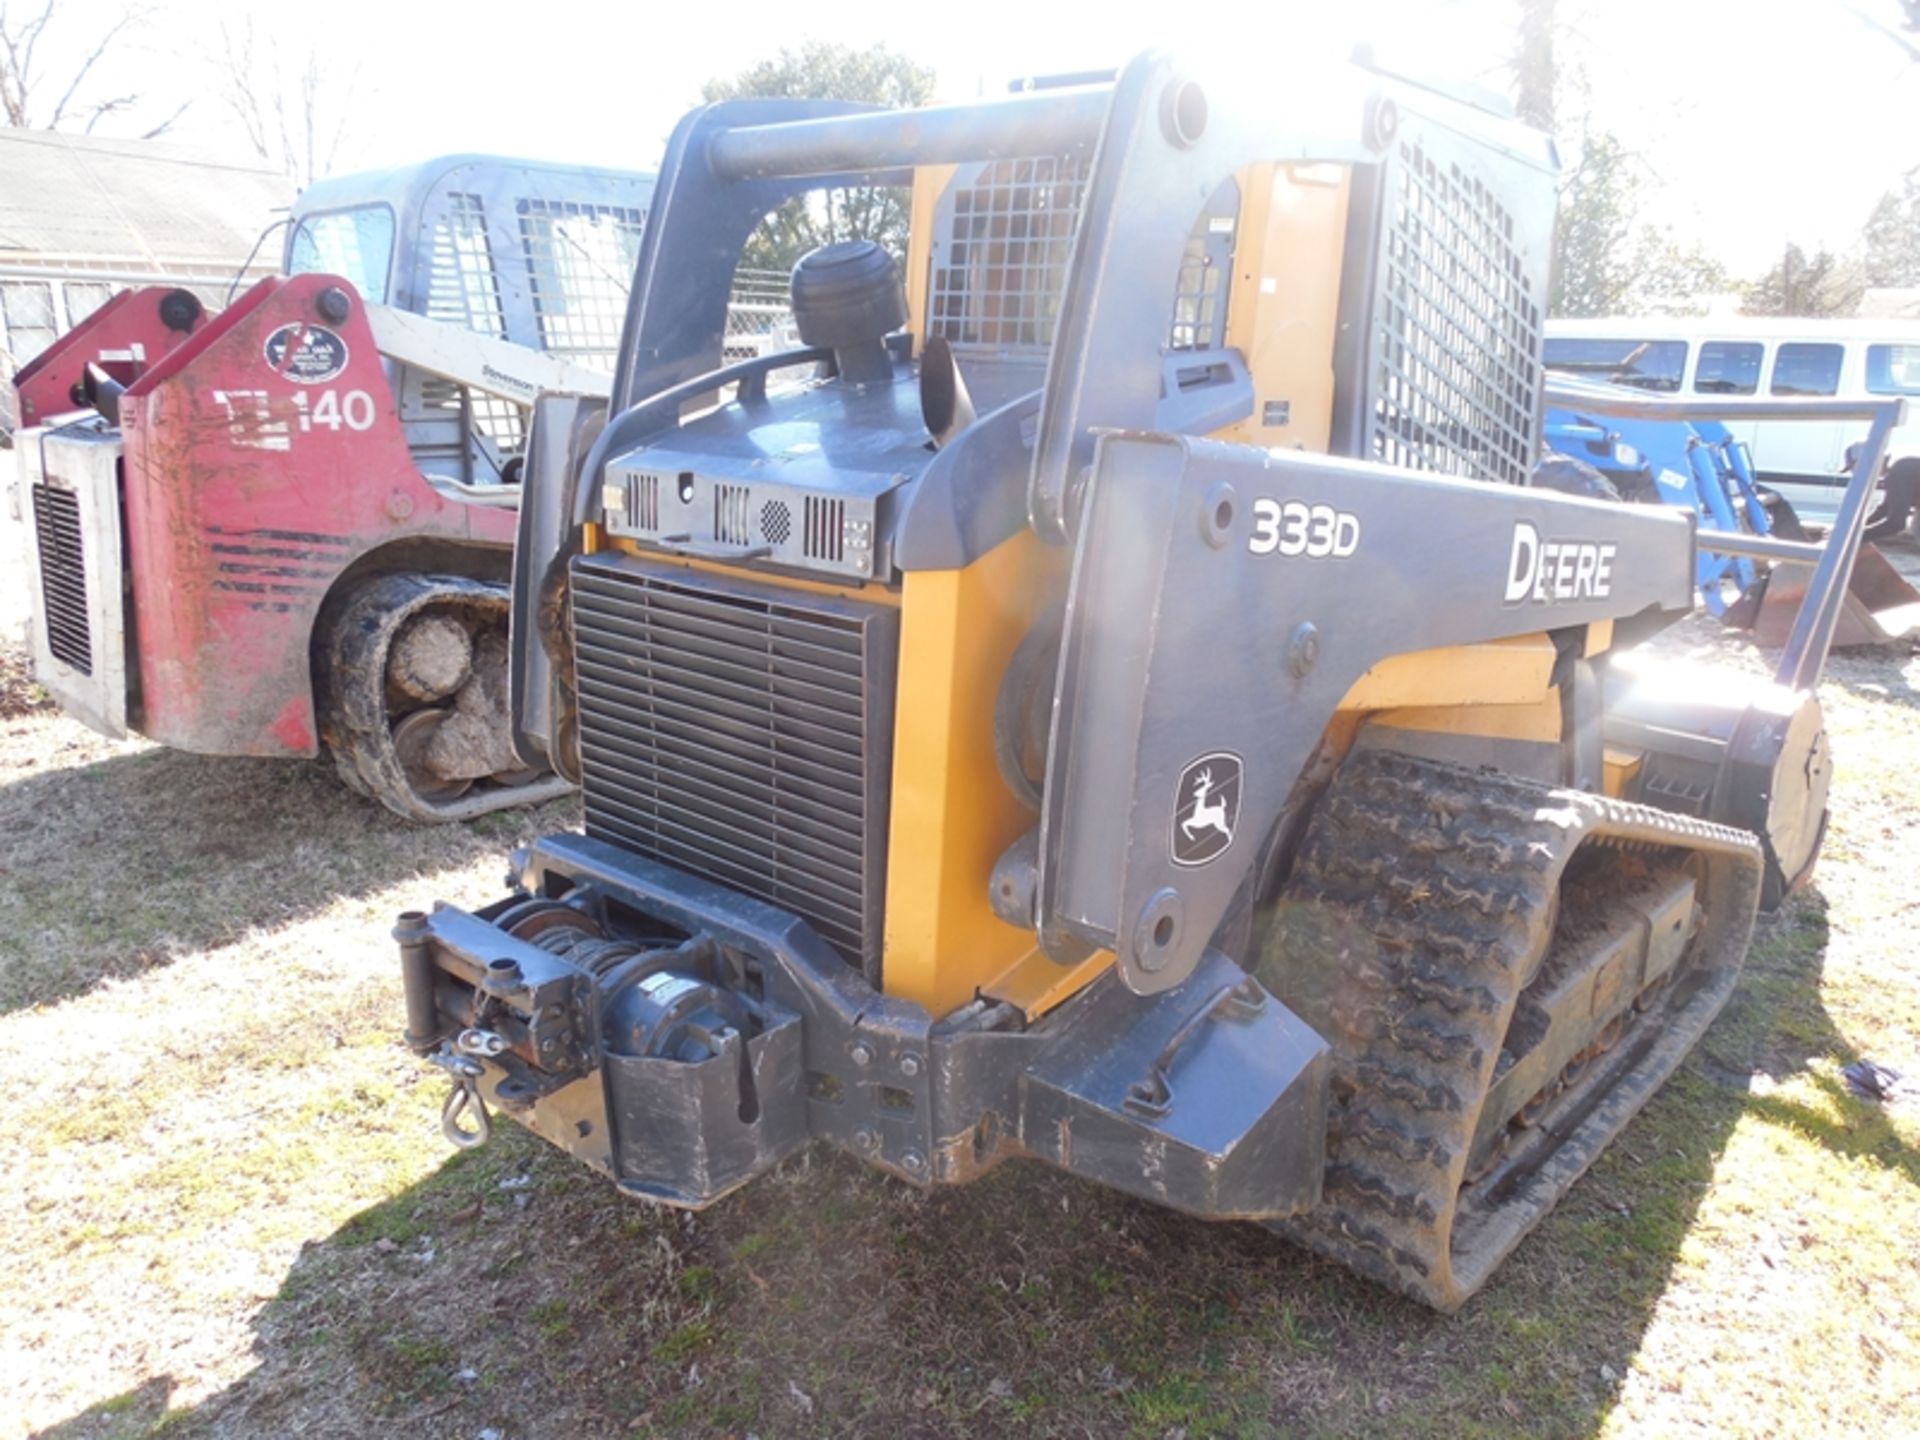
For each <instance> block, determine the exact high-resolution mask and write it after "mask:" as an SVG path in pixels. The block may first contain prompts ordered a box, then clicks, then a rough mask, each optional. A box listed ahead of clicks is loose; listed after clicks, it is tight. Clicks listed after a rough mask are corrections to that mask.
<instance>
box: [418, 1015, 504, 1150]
mask: <svg viewBox="0 0 1920 1440" xmlns="http://www.w3.org/2000/svg"><path fill="white" fill-rule="evenodd" d="M461 1039H462V1040H465V1039H466V1036H464V1035H463V1036H462V1037H461ZM427 1059H428V1061H429V1062H430V1063H431V1064H434V1065H437V1066H439V1067H440V1068H441V1069H442V1070H444V1071H446V1072H447V1076H448V1078H449V1079H451V1080H452V1081H453V1088H452V1089H451V1090H449V1091H448V1092H447V1098H446V1100H445V1101H443V1102H442V1103H441V1106H440V1133H441V1134H442V1135H444V1136H446V1137H447V1141H448V1143H449V1144H452V1145H455V1146H458V1147H459V1148H460V1149H462V1150H472V1149H475V1148H477V1147H478V1146H481V1145H484V1144H486V1143H487V1141H489V1140H491V1139H492V1138H493V1117H492V1116H491V1115H489V1114H488V1113H487V1102H486V1101H485V1099H483V1098H482V1097H481V1094H480V1076H481V1074H482V1070H481V1066H480V1062H479V1061H478V1060H475V1059H473V1058H472V1057H471V1056H467V1055H459V1054H455V1053H454V1052H452V1051H451V1050H449V1049H447V1048H445V1047H442V1048H441V1049H440V1050H439V1051H438V1052H437V1053H436V1054H433V1055H429V1056H428V1057H427ZM462 1115H471V1116H472V1118H473V1128H472V1129H471V1130H469V1129H467V1128H466V1127H465V1126H464V1125H462V1124H461V1123H460V1117H461V1116H462Z"/></svg>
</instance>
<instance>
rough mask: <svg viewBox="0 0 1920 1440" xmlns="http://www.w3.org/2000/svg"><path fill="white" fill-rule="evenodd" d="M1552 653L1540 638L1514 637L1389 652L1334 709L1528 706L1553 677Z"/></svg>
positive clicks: (1550, 647) (1532, 636)
mask: <svg viewBox="0 0 1920 1440" xmlns="http://www.w3.org/2000/svg"><path fill="white" fill-rule="evenodd" d="M1554 654H1555V652H1554V648H1553V642H1552V641H1551V640H1549V639H1547V637H1546V636H1544V635H1516V636H1514V637H1512V638H1511V639H1507V640H1488V641H1484V642H1482V643H1479V644H1475V645H1446V646H1442V647H1441V648H1439V649H1437V650H1415V651H1412V652H1410V653H1409V654H1406V655H1395V656H1393V657H1391V658H1390V659H1386V660H1382V661H1381V662H1380V663H1379V664H1378V665H1376V666H1374V667H1373V668H1372V669H1371V670H1369V671H1367V673H1366V674H1364V675H1362V676H1361V677H1360V678H1359V679H1358V680H1357V681H1355V682H1354V685H1353V688H1352V689H1351V690H1349V691H1347V693H1346V694H1345V695H1344V696H1342V697H1341V700H1340V706H1339V708H1340V709H1342V710H1391V709H1398V708H1402V707H1405V706H1415V705H1417V706H1427V707H1431V706H1437V705H1529V704H1533V703H1534V702H1536V701H1538V700H1539V699H1540V698H1541V697H1542V696H1543V695H1545V694H1546V693H1547V688H1548V685H1549V684H1550V683H1551V681H1552V679H1553V662H1554Z"/></svg>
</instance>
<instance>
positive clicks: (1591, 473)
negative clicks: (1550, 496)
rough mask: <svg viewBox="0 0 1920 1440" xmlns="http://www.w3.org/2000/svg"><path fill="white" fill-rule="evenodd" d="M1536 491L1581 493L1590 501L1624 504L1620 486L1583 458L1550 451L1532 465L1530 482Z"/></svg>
mask: <svg viewBox="0 0 1920 1440" xmlns="http://www.w3.org/2000/svg"><path fill="white" fill-rule="evenodd" d="M1527 483H1528V484H1530V485H1531V486H1532V487H1533V488H1534V489H1536V490H1558V491H1559V492H1560V493H1561V494H1562V495H1581V496H1584V497H1585V498H1587V499H1589V500H1610V501H1612V502H1613V503H1614V504H1616V505H1618V504H1620V503H1621V495H1620V490H1619V488H1618V487H1617V486H1616V485H1615V484H1614V483H1613V481H1611V480H1609V479H1608V478H1607V477H1606V476H1605V475H1602V474H1601V473H1600V472H1599V471H1598V470H1596V469H1594V468H1593V466H1591V465H1589V464H1587V462H1586V461H1584V460H1576V459H1574V458H1573V456H1571V455H1559V454H1555V453H1553V452H1549V453H1547V454H1546V455H1543V456H1542V457H1541V458H1540V463H1539V464H1537V465H1535V466H1534V467H1533V476H1532V478H1531V479H1530V480H1529V481H1528V482H1527Z"/></svg>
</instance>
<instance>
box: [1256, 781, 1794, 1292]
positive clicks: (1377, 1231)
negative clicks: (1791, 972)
mask: <svg viewBox="0 0 1920 1440" xmlns="http://www.w3.org/2000/svg"><path fill="white" fill-rule="evenodd" d="M1616 834H1617V835H1619V837H1620V838H1623V839H1627V840H1640V841H1646V840H1649V839H1651V840H1653V841H1654V842H1655V843H1658V844H1662V845H1668V846H1673V847H1677V848H1681V849H1696V848H1699V847H1705V848H1706V849H1707V850H1708V851H1709V852H1710V853H1711V864H1712V865H1713V866H1714V867H1717V868H1710V869H1709V871H1708V874H1709V879H1710V882H1711V884H1712V887H1713V889H1714V890H1715V891H1716V892H1717V893H1716V895H1715V897H1714V903H1715V904H1716V905H1717V907H1718V911H1720V912H1725V913H1724V914H1719V913H1716V915H1715V917H1714V919H1713V921H1712V923H1710V924H1709V923H1708V922H1705V921H1703V923H1702V938H1701V940H1700V941H1697V942H1696V945H1695V952H1696V953H1698V952H1699V951H1700V950H1701V948H1702V944H1703V943H1707V942H1711V943H1712V945H1713V948H1714V949H1715V951H1716V954H1717V956H1718V958H1719V959H1720V960H1721V961H1723V962H1724V960H1725V958H1726V955H1727V953H1728V952H1729V950H1731V953H1732V954H1733V957H1734V958H1733V962H1732V963H1733V964H1734V966H1735V967H1736V968H1737V965H1738V957H1739V956H1740V955H1741V954H1743V953H1744V949H1745V943H1746V935H1747V932H1748V930H1749V929H1750V927H1751V924H1752V909H1753V899H1754V896H1755V894H1756V893H1757V875H1758V850H1757V847H1755V845H1754V843H1753V841H1752V839H1751V837H1748V836H1745V835H1744V834H1742V833H1740V832H1735V831H1730V830H1726V829H1723V828H1722V827H1719V826H1707V825H1702V824H1701V823H1700V822H1698V821H1689V820H1685V819H1680V818H1678V817H1672V816H1667V815H1665V814H1663V813H1662V812H1659V811H1654V810H1650V809H1647V808H1645V807H1641V806H1633V805H1625V804H1623V803H1622V802H1618V801H1611V800H1606V799H1602V798H1600V797H1596V796H1590V795H1585V794H1581V793H1579V792H1573V791H1562V790H1554V789H1550V788H1549V787H1546V786H1542V785H1537V784H1533V783H1531V782H1528V781H1524V780H1520V779H1516V778H1514V777H1511V776H1502V775H1499V774H1496V773H1491V772H1482V771H1474V770H1469V769H1465V768H1462V767H1459V766H1454V765H1449V764H1445V763H1441V762H1437V761H1430V760H1423V759H1418V758H1415V757H1411V756H1407V755H1401V754H1397V753H1395V752H1392V751H1387V750H1373V751H1363V752H1359V753H1356V754H1355V755H1353V756H1352V757H1350V758H1349V759H1348V760H1347V761H1346V763H1345V764H1344V765H1343V766H1342V767H1341V769H1340V771H1339V773H1338V774H1337V775H1336V776H1335V778H1334V780H1333V782H1332V784H1331V786H1330V787H1329V790H1328V792H1327V794H1326V796H1325V798H1324V799H1323V801H1322V803H1321V805H1320V806H1319V807H1318V811H1317V813H1316V815H1315V817H1314V819H1313V822H1312V824H1311V825H1310V827H1309V829H1308V832H1307V834H1306V837H1305V839H1304V841H1303V844H1302V847H1301V852H1300V855H1299V857H1298V859H1297V861H1296V864H1295V867H1294V871H1293V874H1292V876H1291V878H1290V879H1289V881H1288V883H1287V885H1286V887H1285V889H1284V890H1283V892H1282V894H1281V896H1280V901H1279V904H1278V905H1277V906H1276V908H1275V910H1274V912H1273V917H1272V924H1271V927H1270V929H1269V931H1268V936H1267V940H1266V943H1265V945H1264V947H1263V954H1262V957H1261V963H1260V968H1259V975H1260V979H1261V981H1262V983H1263V984H1264V985H1265V986H1266V987H1267V989H1268V990H1270V991H1272V992H1273V993H1274V994H1275V995H1277V996H1278V997H1279V998H1280V999H1281V1000H1282V1001H1284V1002H1285V1003H1286V1004H1287V1005H1289V1006H1290V1007H1291V1008H1292V1009H1293V1010H1294V1011H1295V1012H1296V1013H1298V1014H1299V1015H1300V1016H1301V1017H1302V1018H1303V1019H1305V1020H1306V1021H1307V1023H1308V1024H1310V1025H1312V1026H1313V1027H1314V1028H1315V1029H1316V1030H1318V1031H1319V1032H1320V1034H1321V1035H1322V1036H1324V1037H1325V1038H1326V1039H1327V1041H1328V1043H1329V1045H1330V1046H1331V1047H1332V1050H1333V1061H1334V1068H1333V1077H1332V1091H1333V1098H1332V1104H1331V1110H1330V1113H1329V1115H1328V1133H1327V1170H1326V1177H1325V1188H1324V1198H1323V1201H1322V1204H1321V1205H1320V1206H1319V1207H1318V1208H1316V1209H1315V1210H1313V1211H1311V1212H1309V1213H1308V1214H1307V1215H1306V1216H1304V1217H1301V1218H1298V1219H1294V1220H1289V1221H1283V1222H1280V1223H1279V1224H1278V1225H1277V1227H1276V1228H1278V1229H1280V1230H1281V1231H1282V1232H1283V1233H1285V1234H1287V1235H1289V1236H1291V1237H1292V1238H1294V1239H1296V1240H1298V1241H1300V1242H1301V1243H1303V1244H1305V1245H1307V1246H1308V1247H1310V1248H1312V1249H1314V1250H1316V1251H1319V1252H1320V1253H1322V1254H1325V1255H1328V1256H1331V1257H1332V1258H1334V1259H1336V1260H1338V1261H1340V1262H1341V1263H1343V1264H1345V1265H1347V1266H1348V1267H1350V1268H1351V1269H1353V1270H1355V1271H1358V1272H1359V1273H1360V1274H1362V1275H1365V1276H1368V1277H1369V1278H1371V1279H1374V1280H1377V1281H1379V1282H1381V1283H1382V1284H1385V1285H1388V1286H1390V1287H1392V1288H1393V1289H1396V1290H1399V1291H1401V1292H1402V1293H1404V1294H1407V1295H1410V1296H1412V1297H1413V1298H1415V1299H1417V1300H1420V1301H1422V1302H1424V1303H1426V1304H1428V1305H1432V1306H1434V1307H1436V1308H1438V1309H1441V1310H1446V1311H1451V1310H1454V1309H1457V1308H1458V1307H1459V1306H1460V1305H1461V1304H1463V1303H1464V1302H1465V1301H1466V1299H1467V1298H1468V1297H1469V1296H1470V1295H1471V1294H1472V1293H1473V1292H1474V1291H1475V1290H1476V1289H1478V1288H1479V1286H1480V1284H1482V1283H1484V1281H1485V1279H1486V1277H1487V1275H1488V1273H1490V1271H1491V1270H1492V1268H1493V1266H1494V1265H1495V1264H1496V1263H1497V1262H1498V1260H1499V1259H1500V1258H1501V1257H1502V1256H1504V1255H1505V1254H1506V1253H1507V1251H1509V1250H1510V1249H1511V1248H1512V1246H1513V1244H1515V1243H1517V1242H1518V1240H1519V1238H1520V1236H1521V1235H1523V1234H1524V1233H1525V1232H1526V1230H1527V1229H1529V1228H1531V1226H1532V1225H1533V1224H1534V1223H1535V1222H1536V1221H1537V1220H1538V1219H1539V1218H1540V1216H1541V1215H1544V1214H1545V1213H1546V1211H1547V1210H1548V1209H1550V1208H1551V1206H1552V1204H1553V1203H1554V1201H1555V1200H1557V1199H1558V1197H1559V1195H1560V1193H1562V1192H1563V1191H1564V1189H1565V1187H1566V1185H1568V1184H1571V1183H1572V1179H1573V1177H1574V1176H1576V1175H1577V1174H1578V1173H1579V1172H1580V1171H1581V1170H1584V1169H1585V1168H1586V1165H1587V1164H1589V1163H1591V1161H1592V1158H1593V1156H1594V1155H1595V1154H1597V1153H1598V1151H1599V1149H1600V1148H1601V1147H1602V1146H1603V1145H1604V1143H1605V1140H1606V1139H1608V1138H1611V1133H1612V1132H1608V1133H1607V1134H1606V1135H1604V1136H1603V1137H1601V1138H1599V1139H1597V1140H1596V1139H1595V1137H1594V1136H1593V1135H1592V1134H1587V1133H1585V1132H1584V1131H1583V1133H1582V1139H1583V1143H1584V1145H1585V1149H1584V1151H1583V1152H1582V1153H1581V1154H1580V1155H1577V1156H1574V1155H1571V1154H1570V1155H1569V1156H1566V1157H1560V1158H1561V1160H1562V1162H1563V1163H1561V1164H1559V1165H1558V1167H1557V1169H1558V1171H1559V1172H1570V1173H1557V1174H1555V1175H1553V1176H1552V1177H1551V1183H1548V1184H1534V1185H1523V1186H1519V1187H1514V1188H1517V1190H1518V1193H1517V1194H1515V1195H1513V1196H1511V1197H1510V1198H1507V1199H1505V1200H1504V1201H1503V1202H1502V1204H1503V1206H1504V1207H1505V1208H1504V1209H1502V1210H1501V1211H1500V1213H1499V1214H1498V1217H1497V1218H1498V1223H1496V1224H1492V1225H1488V1224H1485V1223H1477V1224H1476V1227H1475V1228H1476V1235H1477V1237H1478V1238H1477V1240H1476V1242H1475V1248H1476V1253H1474V1254H1473V1255H1471V1256H1463V1255H1460V1254H1458V1253H1457V1248H1458V1243H1459V1236H1458V1235H1457V1233H1456V1230H1457V1227H1458V1226H1459V1225H1460V1224H1461V1223H1463V1222H1464V1220H1465V1219H1466V1218H1467V1217H1463V1215H1462V1211H1461V1207H1462V1204H1463V1200H1462V1179H1463V1176H1464V1173H1465V1170H1466V1165H1467V1159H1468V1156H1467V1150H1468V1146H1469V1144H1470V1143H1471V1140H1472V1137H1473V1134H1474V1130H1475V1125H1476V1123H1477V1121H1478V1118H1479V1114H1480V1110H1481V1106H1482V1104H1483V1103H1484V1101H1485V1099H1486V1096H1487V1093H1488V1090H1489V1088H1490V1087H1491V1085H1492V1083H1493V1080H1494V1076H1495V1067H1496V1065H1497V1063H1498V1061H1499V1058H1500V1052H1501V1044H1502V1042H1503V1040H1504V1039H1505V1036H1506V1032H1507V1027H1508V1025H1509V1023H1510V1021H1511V1019H1512V1016H1513V1011H1514V1007H1515V1004H1516V1002H1517V1000H1518V998H1519V994H1520V990H1521V987H1522V985H1523V984H1524V982H1525V980H1526V978H1527V977H1528V976H1530V975H1531V974H1533V973H1534V970H1535V968H1536V963H1535V962H1536V960H1537V958H1538V957H1539V955H1540V953H1541V952H1542V951H1543V950H1544V948H1545V947H1546V945H1548V944H1549V943H1550V941H1551V930H1550V927H1551V926H1552V924H1553V914H1554V906H1553V900H1554V896H1555V893H1556V890H1557V888H1558V886H1559V883H1560V875H1561V872H1562V871H1563V870H1564V868H1565V866H1566V863H1567V861H1568V859H1569V858H1570V857H1571V855H1572V854H1573V852H1574V850H1575V849H1576V848H1578V846H1579V845H1580V844H1582V843H1583V842H1585V841H1588V840H1591V839H1595V838H1612V837H1613V836H1614V835H1616ZM1715 876H1717V877H1718V878H1714V877H1715ZM1743 876H1744V877H1746V878H1745V879H1742V878H1741V877H1743ZM1749 881H1751V882H1752V883H1748V882H1749ZM1743 909H1744V914H1742V913H1741V911H1742V910H1743ZM1736 930H1737V932H1738V934H1737V936H1736V935H1734V934H1733V931H1736ZM1709 932H1711V933H1709ZM1730 941H1737V944H1732V945H1731V946H1730V944H1729V942H1730ZM1683 963H1686V962H1683ZM1727 983H1728V986H1729V987H1730V984H1731V980H1730V978H1729V979H1728V981H1727ZM1721 998H1722V999H1724V995H1722V996H1721ZM1695 1008H1696V1009H1698V1008H1700V1007H1697V1006H1696V1007H1695ZM1717 1008H1718V1002H1715V1003H1714V1004H1713V1005H1712V1006H1711V1009H1717ZM1710 1017H1711V1010H1709V1011H1708V1012H1707V1018H1710ZM1696 1020H1697V1026H1696V1030H1697V1029H1704V1028H1705V1021H1704V1020H1702V1019H1698V1017H1697V1016H1693V1017H1690V1018H1689V1020H1688V1023H1689V1024H1694V1023H1695V1021H1696ZM1684 1038H1685V1041H1686V1043H1687V1044H1690V1043H1691V1039H1692V1038H1695V1037H1694V1036H1686V1037H1684ZM1685 1048H1686V1044H1682V1045H1680V1047H1679V1049H1678V1050H1677V1051H1676V1052H1675V1053H1674V1055H1673V1056H1672V1057H1671V1063H1667V1064H1665V1068H1661V1069H1659V1072H1658V1075H1657V1077H1654V1078H1652V1080H1651V1083H1646V1082H1647V1080H1648V1076H1649V1075H1651V1071H1647V1073H1646V1074H1642V1070H1646V1068H1647V1067H1644V1066H1643V1067H1641V1070H1630V1069H1629V1068H1628V1067H1627V1066H1626V1065H1624V1064H1623V1065H1620V1066H1614V1067H1611V1069H1610V1070H1609V1073H1608V1075H1607V1076H1606V1077H1602V1082H1601V1083H1603V1084H1604V1083H1606V1081H1607V1080H1609V1079H1619V1078H1620V1077H1622V1076H1624V1077H1625V1078H1626V1079H1627V1080H1628V1081H1632V1082H1634V1083H1636V1084H1641V1085H1642V1088H1644V1089H1645V1091H1646V1093H1651V1090H1652V1088H1653V1087H1654V1086H1655V1085H1657V1084H1658V1080H1659V1079H1663V1078H1664V1077H1665V1074H1666V1073H1667V1071H1668V1070H1670V1069H1671V1068H1672V1063H1677V1060H1678V1056H1679V1055H1680V1054H1684V1051H1685ZM1656 1068H1657V1067H1656ZM1615 1072H1618V1073H1617V1074H1616V1073H1615ZM1639 1098H1641V1099H1643V1098H1644V1095H1642V1096H1640V1097H1639ZM1637 1104H1638V1101H1637V1100H1636V1101H1635V1102H1634V1103H1633V1104H1632V1105H1631V1106H1625V1107H1618V1108H1622V1110H1623V1113H1622V1114H1621V1116H1620V1118H1619V1121H1618V1124H1619V1125H1624V1123H1625V1116H1626V1115H1630V1114H1631V1113H1632V1110H1633V1109H1634V1108H1637ZM1589 1108H1592V1107H1589ZM1614 1128H1615V1129H1617V1128H1618V1125H1616V1126H1615V1127H1614ZM1587 1129H1588V1130H1591V1129H1592V1127H1587ZM1575 1161H1577V1166H1575V1164H1574V1162H1575ZM1539 1168H1540V1169H1541V1170H1542V1171H1547V1170H1554V1169H1555V1168H1556V1167H1555V1166H1553V1165H1542V1166H1540V1167H1539ZM1475 1218H1476V1220H1477V1221H1478V1222H1484V1221H1485V1219H1486V1217H1485V1216H1480V1217H1475ZM1489 1246H1491V1247H1492V1252H1493V1253H1488V1247H1489Z"/></svg>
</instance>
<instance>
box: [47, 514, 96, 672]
mask: <svg viewBox="0 0 1920 1440" xmlns="http://www.w3.org/2000/svg"><path fill="white" fill-rule="evenodd" d="M33 532H34V540H35V543H36V544H37V545H38V546H39V550H40V600H41V610H42V613H43V615H44V617H45V618H44V623H45V625H46V627H47V649H48V650H50V651H51V652H52V653H53V656H54V658H55V659H57V660H59V661H60V662H62V663H63V664H66V665H71V666H72V667H73V668H74V669H76V670H78V671H79V672H80V673H81V674H82V675H91V674H93V635H92V632H91V631H90V630H89V628H88V622H87V557H86V547H85V546H84V545H83V544H82V543H81V538H80V499H79V497H78V496H77V495H75V494H74V493H73V492H72V491H71V490H61V489H57V488H55V487H54V486H52V485H45V484H39V485H35V486H34V487H33Z"/></svg>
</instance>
